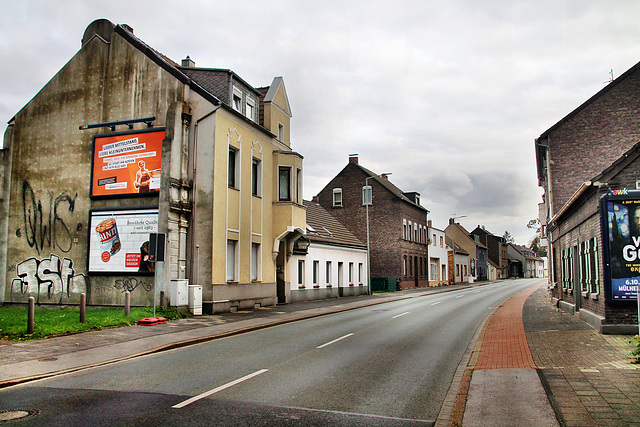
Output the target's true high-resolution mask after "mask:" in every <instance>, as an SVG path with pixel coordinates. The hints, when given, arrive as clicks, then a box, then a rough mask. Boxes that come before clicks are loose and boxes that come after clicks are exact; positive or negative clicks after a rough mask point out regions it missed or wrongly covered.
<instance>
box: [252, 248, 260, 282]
mask: <svg viewBox="0 0 640 427" xmlns="http://www.w3.org/2000/svg"><path fill="white" fill-rule="evenodd" d="M259 269H260V244H258V243H252V244H251V280H252V281H254V282H256V281H258V279H259V277H260V276H259V275H258V271H259Z"/></svg>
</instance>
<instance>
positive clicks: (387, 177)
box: [380, 173, 389, 181]
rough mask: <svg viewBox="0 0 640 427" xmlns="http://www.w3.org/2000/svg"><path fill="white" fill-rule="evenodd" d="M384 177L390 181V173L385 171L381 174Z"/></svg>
mask: <svg viewBox="0 0 640 427" xmlns="http://www.w3.org/2000/svg"><path fill="white" fill-rule="evenodd" d="M380 176H381V177H382V178H384V179H386V180H387V181H389V174H388V173H383V174H382V175H380Z"/></svg>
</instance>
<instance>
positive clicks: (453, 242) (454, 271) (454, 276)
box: [451, 214, 467, 285]
mask: <svg viewBox="0 0 640 427" xmlns="http://www.w3.org/2000/svg"><path fill="white" fill-rule="evenodd" d="M451 215H453V217H452V218H451V219H452V220H453V222H452V223H451V225H453V226H455V225H456V219H460V218H466V217H467V216H466V215H460V216H456V214H451ZM455 237H456V229H455V228H453V229H452V232H451V246H453V284H454V285H455V284H456V239H455ZM460 280H462V271H460Z"/></svg>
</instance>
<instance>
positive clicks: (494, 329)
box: [449, 283, 640, 426]
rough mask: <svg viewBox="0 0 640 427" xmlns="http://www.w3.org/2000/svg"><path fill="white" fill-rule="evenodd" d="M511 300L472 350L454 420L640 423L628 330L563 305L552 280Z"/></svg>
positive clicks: (639, 369)
mask: <svg viewBox="0 0 640 427" xmlns="http://www.w3.org/2000/svg"><path fill="white" fill-rule="evenodd" d="M541 285H542V287H540V286H539V285H536V286H534V287H531V288H530V289H527V290H525V291H523V292H521V293H520V294H518V295H516V296H514V297H512V298H511V299H509V300H507V301H506V302H505V303H504V304H502V306H501V307H499V308H498V309H496V310H495V311H494V313H493V314H492V315H491V317H490V318H489V319H488V320H487V322H486V323H485V327H484V329H483V331H482V332H481V333H480V335H479V338H478V340H477V342H476V345H475V347H474V349H473V351H472V352H471V355H470V356H469V364H468V366H467V369H466V370H465V371H464V374H463V378H462V379H461V386H460V390H459V391H458V395H457V400H456V402H455V405H454V406H453V408H452V411H451V412H452V415H451V416H450V418H449V425H451V426H455V425H464V426H477V425H500V426H554V425H555V426H557V425H562V426H602V425H607V426H640V365H633V364H631V363H630V361H629V358H628V357H627V353H628V352H629V351H631V350H632V349H633V347H632V345H631V344H629V343H628V339H629V338H631V337H627V336H603V335H600V334H599V333H597V332H596V331H595V330H594V329H592V328H591V327H590V326H588V325H587V324H586V323H584V322H583V321H581V320H579V319H577V318H576V317H574V316H572V315H570V314H568V313H566V312H563V311H559V310H557V309H556V308H555V307H554V306H553V305H552V304H551V299H550V298H549V296H548V294H547V291H546V289H545V287H544V285H543V284H542V283H541Z"/></svg>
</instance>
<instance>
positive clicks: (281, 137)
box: [278, 122, 284, 142]
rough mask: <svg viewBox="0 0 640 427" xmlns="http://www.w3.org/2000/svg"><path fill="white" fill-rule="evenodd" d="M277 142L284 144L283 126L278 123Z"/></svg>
mask: <svg viewBox="0 0 640 427" xmlns="http://www.w3.org/2000/svg"><path fill="white" fill-rule="evenodd" d="M278 141H280V142H284V125H283V124H282V123H280V122H278Z"/></svg>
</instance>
